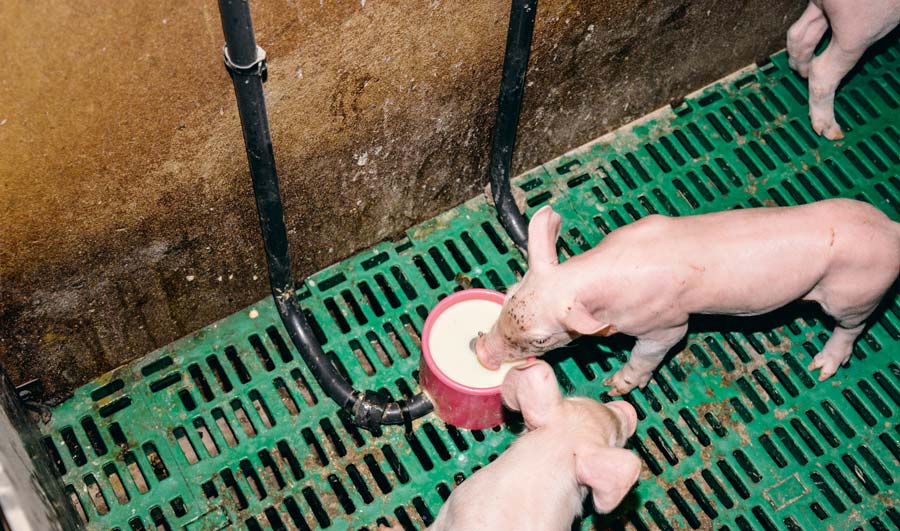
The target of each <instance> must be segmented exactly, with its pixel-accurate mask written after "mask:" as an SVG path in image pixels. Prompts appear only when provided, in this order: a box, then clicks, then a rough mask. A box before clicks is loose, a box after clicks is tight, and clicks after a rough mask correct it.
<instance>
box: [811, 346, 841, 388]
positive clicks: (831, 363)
mask: <svg viewBox="0 0 900 531" xmlns="http://www.w3.org/2000/svg"><path fill="white" fill-rule="evenodd" d="M849 359H850V354H849V353H848V354H847V355H846V356H844V357H843V358H840V357H838V356H834V355H832V354H831V353H829V352H819V353H818V354H816V357H815V358H813V360H812V362H811V363H810V364H809V366H808V367H807V370H810V371H814V370H816V369H819V381H820V382H824V381H825V380H827V379H829V378H831V377H832V376H834V374H835V373H836V372H837V370H838V368H839V367H840V366H841V365H843V364H844V363H847V361H848V360H849Z"/></svg>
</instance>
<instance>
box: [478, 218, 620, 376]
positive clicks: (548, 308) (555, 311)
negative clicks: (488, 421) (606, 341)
mask: <svg viewBox="0 0 900 531" xmlns="http://www.w3.org/2000/svg"><path fill="white" fill-rule="evenodd" d="M561 226H562V218H561V217H560V216H559V214H557V213H556V212H554V211H553V209H551V208H550V207H549V206H545V207H543V208H541V209H540V210H538V211H537V212H536V213H535V214H534V216H532V218H531V222H530V223H529V224H528V271H527V272H526V273H525V276H524V277H522V281H521V282H519V283H517V284H513V285H512V286H510V287H509V289H508V290H507V292H506V299H505V300H504V302H503V308H502V310H501V311H500V317H499V319H498V320H497V322H496V323H494V325H493V327H492V328H491V329H490V331H488V332H487V333H486V334H484V335H482V336H481V337H479V338H478V340H477V341H476V343H475V353H476V354H477V356H478V360H479V361H480V362H481V364H482V365H484V366H485V367H487V368H489V369H497V368H499V367H500V364H501V363H503V362H504V361H513V360H517V359H524V358H528V357H531V356H539V355H541V354H543V353H545V352H547V351H549V350H552V349H554V348H556V347H559V346H562V345H565V344H566V343H568V342H569V341H571V340H573V339H575V338H576V337H578V336H580V335H588V334H600V333H603V332H604V330H606V329H607V325H606V324H604V323H600V322H598V321H597V320H596V319H594V318H593V317H592V316H591V315H590V313H589V312H588V310H587V308H585V307H584V305H583V304H581V303H580V302H578V300H577V297H576V294H574V293H573V290H572V281H573V279H572V278H568V276H567V274H565V273H561V272H560V271H559V267H560V266H559V259H558V257H557V254H556V240H557V238H559V230H560V227H561Z"/></svg>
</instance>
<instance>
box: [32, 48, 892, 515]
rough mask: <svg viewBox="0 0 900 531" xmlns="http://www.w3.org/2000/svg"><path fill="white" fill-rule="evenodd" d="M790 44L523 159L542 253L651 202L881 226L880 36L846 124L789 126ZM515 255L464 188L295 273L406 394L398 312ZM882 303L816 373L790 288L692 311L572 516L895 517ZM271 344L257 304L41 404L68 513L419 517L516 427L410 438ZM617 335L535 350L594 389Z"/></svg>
mask: <svg viewBox="0 0 900 531" xmlns="http://www.w3.org/2000/svg"><path fill="white" fill-rule="evenodd" d="M786 63H787V62H786V58H785V56H784V55H783V54H779V55H776V56H775V57H774V58H773V60H772V61H771V62H770V63H768V64H766V65H763V66H761V67H752V68H748V69H745V70H743V71H741V72H738V73H737V74H735V75H733V76H730V77H729V78H727V79H724V80H722V81H720V82H718V83H716V84H714V85H712V86H710V87H708V88H706V89H704V90H702V91H700V92H698V93H697V94H695V95H692V96H691V97H689V98H687V99H686V101H684V102H683V103H681V104H680V105H678V106H676V107H674V108H667V109H665V110H663V111H660V112H657V113H654V114H652V115H650V116H648V117H646V118H644V119H642V120H640V121H639V122H637V123H635V124H632V125H630V126H627V127H625V128H622V129H621V130H619V131H617V132H615V133H614V134H611V135H607V136H605V137H603V138H600V139H599V140H597V141H596V142H593V143H591V144H590V145H587V146H585V147H583V148H580V149H578V150H575V151H573V152H572V153H569V154H567V155H565V156H563V157H561V158H559V159H557V160H554V161H552V162H550V163H548V164H546V165H544V166H542V167H539V168H536V169H535V170H533V171H531V172H529V173H528V174H526V175H524V176H521V177H520V178H519V180H518V183H519V184H520V185H521V186H522V188H524V189H525V190H526V191H527V194H528V206H529V213H531V212H534V210H535V209H537V208H539V207H540V206H542V205H544V204H547V203H550V204H553V205H554V207H555V208H556V209H557V211H559V212H560V213H562V215H563V216H564V218H565V226H564V229H563V238H562V241H561V243H560V252H561V253H562V256H563V257H565V256H571V255H572V254H573V253H578V252H581V251H583V250H585V249H588V248H589V247H590V246H592V245H594V244H596V243H597V242H598V241H599V240H600V239H601V238H602V237H603V235H604V234H607V233H608V232H609V231H610V230H612V229H614V228H616V227H620V226H622V225H624V224H626V223H630V222H632V221H634V220H636V219H638V218H640V217H641V216H645V215H648V214H650V213H652V212H660V213H666V214H670V215H687V214H695V213H700V212H709V211H714V210H720V209H726V208H736V207H751V206H761V205H788V204H796V203H804V202H809V201H813V200H818V199H823V198H827V197H833V196H847V197H856V198H860V199H863V200H867V201H870V202H872V203H875V204H876V205H878V206H879V207H880V208H881V209H882V210H883V211H885V212H886V213H887V214H888V215H890V216H892V217H893V218H894V219H900V178H898V172H900V120H898V116H900V109H898V106H900V43H897V42H894V43H892V44H889V45H885V46H882V47H881V49H880V50H877V51H875V52H874V53H872V54H871V55H870V56H869V57H868V58H867V60H866V62H865V64H864V65H863V66H861V68H859V70H858V71H857V72H856V73H855V74H854V75H853V76H852V78H851V79H849V82H848V83H847V84H846V86H844V87H843V88H842V90H841V91H840V93H839V95H838V97H837V115H838V120H839V121H840V122H841V123H842V124H843V125H844V126H845V131H846V132H847V137H846V139H844V140H843V141H840V142H836V143H829V142H827V141H823V140H820V139H818V138H817V137H815V136H814V135H813V134H812V133H811V130H810V127H809V124H808V120H807V118H806V113H807V108H806V84H805V82H804V81H803V80H802V79H800V78H798V77H797V76H796V75H794V74H793V73H792V72H791V71H790V70H789V69H788V67H787V64H786ZM713 244H714V242H710V245H713ZM522 268H523V261H522V257H521V256H520V255H519V254H518V252H517V251H515V250H514V249H513V247H512V245H511V244H510V242H509V240H508V239H507V238H506V236H505V235H503V234H502V230H501V229H500V228H499V225H498V224H497V223H496V221H495V220H494V217H493V212H492V210H491V208H490V207H488V206H487V205H486V204H485V202H484V201H483V200H482V199H481V198H478V199H474V200H472V201H469V202H468V203H466V204H464V205H462V206H460V207H459V208H457V209H455V210H452V211H450V212H447V213H446V214H444V215H441V216H439V217H437V218H435V219H433V220H430V221H428V222H426V223H423V224H421V225H419V226H416V227H414V228H412V229H410V230H409V231H408V232H407V234H406V236H405V237H404V238H403V239H402V240H401V241H399V242H391V243H384V244H381V245H379V246H376V247H374V248H372V249H369V250H367V251H365V252H363V253H361V254H359V255H357V256H355V257H353V258H350V259H348V260H345V261H344V262H341V263H339V264H336V265H334V266H332V267H330V268H328V269H326V270H324V271H322V272H320V273H318V274H316V275H314V276H312V278H310V279H309V280H308V281H307V282H306V283H305V286H303V288H302V290H301V292H302V296H303V298H304V300H303V302H304V304H305V307H306V308H308V312H309V313H308V316H309V317H310V318H311V319H312V320H313V322H314V323H315V326H316V329H317V333H318V334H319V336H320V339H321V341H322V343H323V345H324V348H325V350H326V351H328V352H329V354H330V356H331V357H332V360H333V361H334V363H335V364H336V366H337V367H338V368H339V369H340V370H341V372H343V373H344V374H346V375H347V376H348V377H349V378H350V379H351V380H352V381H353V383H354V384H355V385H356V386H358V387H360V388H367V387H368V388H381V389H383V390H386V391H387V392H388V393H390V394H391V395H393V396H394V397H395V398H399V397H400V396H401V395H408V394H410V393H411V392H412V391H414V390H415V389H416V388H417V383H416V372H415V370H416V367H417V365H418V360H419V331H420V330H421V327H422V323H423V320H424V318H425V316H426V314H427V311H428V310H429V309H430V308H431V307H432V306H433V305H434V304H435V303H436V302H437V301H438V300H439V298H440V297H442V296H445V295H447V294H448V293H451V292H452V291H454V290H458V289H462V288H463V287H469V286H486V287H493V288H497V289H503V288H504V286H506V285H508V284H510V283H512V282H514V281H515V280H516V278H517V276H519V275H520V274H521V273H522ZM889 299H890V300H888V301H887V303H886V304H885V306H884V309H883V311H881V312H879V313H878V314H877V320H876V321H875V322H874V323H873V326H872V327H871V329H870V330H869V331H868V332H867V333H866V334H865V336H864V337H863V338H862V339H861V340H860V341H859V342H858V346H857V348H856V350H855V355H854V358H853V361H852V364H851V366H850V367H849V368H844V369H841V371H840V372H839V374H838V375H837V376H836V377H835V378H834V379H832V380H830V381H828V382H826V383H824V384H820V383H818V382H816V381H815V379H814V378H813V377H812V376H814V375H811V374H810V373H809V372H808V371H807V370H806V369H805V367H806V365H807V363H808V362H809V360H810V358H811V356H812V355H813V354H815V353H816V352H817V351H818V350H819V349H820V348H821V346H822V345H823V343H824V341H825V339H826V337H827V331H828V330H827V328H826V327H825V326H823V324H821V323H820V321H819V319H818V318H819V317H820V316H821V314H820V313H818V312H817V311H816V310H815V309H813V308H811V307H804V308H800V307H792V308H789V309H787V310H786V311H783V312H780V313H778V314H776V315H774V316H770V317H767V318H763V319H744V320H720V321H716V320H706V321H697V322H696V323H694V326H693V328H692V330H693V332H692V333H691V335H690V337H689V341H688V343H687V346H686V347H685V348H684V350H683V351H681V352H680V353H678V354H677V355H675V356H673V357H672V358H671V360H670V361H668V362H667V363H666V364H665V365H664V367H662V368H661V369H660V370H659V371H658V374H657V376H656V377H655V378H654V379H653V380H652V381H651V383H650V384H649V385H648V387H647V388H646V389H644V390H643V391H636V392H633V393H631V394H630V395H629V396H628V397H626V399H627V400H628V401H629V402H631V403H632V404H633V405H634V406H635V408H636V409H637V411H638V412H639V417H640V419H641V422H640V425H639V428H638V431H637V434H636V435H635V437H634V438H633V439H632V440H631V442H630V447H631V448H633V449H634V450H635V451H637V452H638V453H639V454H640V455H641V457H642V458H643V459H644V461H645V464H646V466H645V470H644V472H643V474H642V476H641V481H640V484H639V486H638V487H637V489H636V490H635V492H634V493H633V494H632V495H630V496H629V497H628V498H627V499H626V502H625V504H624V505H623V507H621V508H620V509H619V510H618V511H617V512H616V513H614V514H613V515H611V516H608V517H605V518H602V519H601V518H600V517H598V516H596V515H588V516H587V517H586V518H585V519H584V521H580V523H576V525H575V528H576V529H578V528H579V526H580V528H581V529H588V528H592V527H596V528H606V527H607V526H608V527H610V528H613V529H629V530H632V529H634V530H643V529H656V528H660V529H665V530H668V529H722V530H732V531H737V530H751V529H752V530H766V531H768V530H773V529H788V530H791V531H793V530H797V529H826V528H827V529H834V530H849V529H865V530H869V529H871V530H874V531H883V530H886V529H900V512H898V509H896V508H894V506H896V505H900V504H898V503H897V501H898V498H900V490H898V487H900V485H898V482H900V474H898V472H897V471H898V470H900V428H898V425H897V424H896V421H897V420H898V419H900V355H898V351H900V307H898V301H897V298H896V295H892V296H891V297H889ZM698 330H699V332H698ZM286 338H287V336H286V334H285V332H284V330H283V329H282V327H281V325H280V323H279V320H278V317H277V315H276V312H275V310H274V308H273V305H272V304H271V301H270V300H269V299H266V300H263V301H261V302H260V303H258V304H256V305H254V306H252V307H250V308H247V309H245V310H243V311H241V312H239V313H237V314H235V315H232V316H231V317H228V318H226V319H223V320H222V321H220V322H218V323H215V324H213V325H211V326H209V327H207V328H205V329H203V330H200V331H199V332H197V333H195V334H193V335H191V336H189V337H187V338H184V339H183V340H181V341H178V342H176V343H174V344H172V345H170V346H168V347H166V348H163V349H161V350H160V351H158V352H155V353H152V354H150V355H148V356H146V357H145V358H143V359H140V360H137V361H135V362H134V363H132V364H130V365H128V366H125V367H122V368H120V369H118V370H115V371H113V372H111V373H109V374H106V375H104V376H103V377H101V378H100V379H98V380H97V381H96V382H93V383H91V384H88V385H86V386H84V387H83V388H81V389H79V390H78V392H77V393H76V394H75V396H74V397H73V398H72V399H71V400H69V401H67V402H66V403H64V404H63V405H61V406H60V407H58V408H56V409H55V410H54V411H53V419H52V422H51V423H50V424H49V425H48V426H45V427H44V428H43V429H44V432H45V434H46V435H47V437H46V438H45V439H44V442H45V444H46V445H47V448H48V450H49V451H50V452H51V454H53V456H54V458H55V461H56V463H57V466H58V468H59V472H60V474H61V475H62V478H63V481H64V483H65V485H66V492H67V493H68V494H69V496H70V498H71V500H72V501H73V502H74V504H75V505H76V506H77V508H78V511H79V512H80V513H81V514H82V515H83V516H84V517H85V518H86V521H87V527H88V528H89V529H107V530H108V529H119V530H121V531H126V530H129V529H179V528H182V527H186V528H187V529H192V530H193V529H221V528H225V527H229V526H233V527H234V528H237V529H244V528H246V529H250V530H253V529H267V528H273V529H285V528H287V529H294V528H299V529H315V528H324V529H336V530H345V529H354V530H355V529H361V528H368V529H374V528H375V527H376V523H377V522H378V521H381V522H387V521H390V522H397V521H399V522H401V523H403V524H404V525H405V526H407V527H417V528H418V527H421V526H422V524H423V523H424V524H428V523H430V522H431V521H432V520H433V517H434V516H435V515H436V514H437V512H438V510H439V509H440V507H441V504H442V502H443V500H444V499H446V498H447V496H448V495H449V494H450V492H451V490H452V488H453V486H454V485H455V483H458V482H459V481H462V480H463V479H464V478H465V477H466V476H469V475H470V474H472V473H473V471H475V470H477V469H478V468H479V467H480V466H483V465H484V464H486V463H487V462H489V461H490V460H491V459H493V458H494V457H496V455H497V454H499V453H500V452H502V451H503V449H504V448H505V447H506V446H507V445H508V444H509V443H510V441H511V440H512V439H513V438H514V434H512V433H511V432H510V431H509V430H508V429H506V428H503V429H500V428H498V429H495V430H493V431H490V430H489V431H461V430H460V431H458V430H455V429H453V428H450V427H447V426H445V425H444V424H443V423H442V422H440V421H439V420H438V419H436V418H435V417H433V416H428V417H426V418H425V419H422V420H420V421H417V422H416V423H415V430H414V433H413V434H412V436H411V437H409V438H406V437H405V436H404V434H403V430H402V429H401V428H391V429H389V430H387V432H386V434H385V435H384V436H382V437H375V436H373V435H371V434H369V433H366V432H362V431H358V430H356V429H355V428H353V427H352V426H351V425H350V424H349V423H348V422H347V417H346V416H344V415H343V414H341V413H339V412H337V411H336V410H335V407H334V405H333V403H332V402H331V401H330V400H329V399H328V398H327V397H326V396H324V394H323V392H322V391H321V390H320V389H319V387H318V386H317V385H316V384H315V382H314V380H313V378H312V377H311V375H310V373H309V371H308V370H307V369H306V367H305V366H304V364H303V363H302V362H301V361H300V359H299V356H298V355H297V353H296V351H295V350H294V349H293V347H292V346H291V345H290V344H288V342H287V341H286ZM628 346H629V345H628V342H627V341H611V342H598V341H581V342H579V343H578V344H577V345H574V346H572V347H569V348H566V349H563V350H561V351H559V352H557V353H554V354H553V355H552V356H550V358H551V359H552V360H553V362H554V364H555V368H556V370H557V373H558V376H559V379H560V381H561V383H562V385H563V386H564V387H565V389H566V391H567V392H569V393H578V394H585V395H589V396H593V397H598V398H600V399H603V400H607V399H608V397H607V396H606V395H604V394H602V393H603V391H604V388H603V386H602V384H601V381H602V380H603V378H604V377H605V376H606V375H608V374H610V373H611V372H612V371H615V370H616V369H617V368H618V367H619V366H620V365H621V363H622V361H623V360H624V359H625V354H626V352H627V347H628ZM385 518H387V520H385Z"/></svg>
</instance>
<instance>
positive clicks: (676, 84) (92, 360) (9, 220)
mask: <svg viewBox="0 0 900 531" xmlns="http://www.w3.org/2000/svg"><path fill="white" fill-rule="evenodd" d="M803 6H804V2H802V1H800V0H771V1H769V2H756V1H751V0H728V1H722V0H684V1H674V2H673V1H670V0H645V1H638V0H615V1H613V0H608V1H605V2H597V1H594V0H571V1H565V0H542V1H541V3H540V5H539V9H538V17H537V29H536V34H535V38H534V50H533V56H532V62H531V68H530V71H529V77H528V80H529V83H528V89H527V93H526V99H525V110H524V113H523V116H522V120H521V125H520V128H519V131H520V139H519V146H518V150H517V152H516V160H515V170H516V171H522V170H525V169H528V168H529V167H532V166H534V165H536V164H539V163H540V162H542V161H544V160H547V159H549V158H552V157H554V156H556V155H559V154H561V153H563V152H565V151H567V150H568V149H570V148H573V147H576V146H578V145H580V144H582V143H584V142H587V141H588V140H590V139H592V138H594V137H596V136H598V135H600V134H602V133H604V132H606V131H608V130H610V129H613V128H615V127H616V126H618V125H621V124H623V123H626V122H628V121H630V120H632V119H634V118H635V117H638V116H640V115H642V114H644V113H646V112H648V111H650V110H652V109H654V108H657V107H659V106H661V105H664V104H666V103H667V102H669V101H671V100H673V99H677V98H679V97H681V96H683V95H685V94H686V93H688V92H690V91H692V90H694V89H696V88H699V87H701V86H703V85H705V84H707V83H709V82H710V81H713V80H715V79H717V78H719V77H721V76H723V75H725V74H728V73H730V72H732V71H734V70H736V69H737V68H739V67H741V66H744V65H746V64H748V63H750V62H753V61H754V60H755V59H757V58H762V57H765V56H766V55H767V54H769V53H771V52H774V51H776V50H777V49H779V48H781V47H782V46H783V41H784V33H785V30H786V28H787V26H788V25H789V24H790V23H791V22H792V21H793V20H794V19H795V18H796V16H798V15H799V12H800V11H801V10H802V8H803ZM251 7H252V11H253V15H254V19H255V26H256V29H257V36H258V40H259V42H260V44H261V45H262V46H263V47H264V48H265V49H266V50H267V52H268V56H269V81H268V83H267V84H266V96H267V99H268V104H269V113H270V120H271V128H272V137H273V140H274V145H275V155H276V159H277V163H278V168H279V173H280V176H281V179H282V190H283V193H284V200H285V207H286V210H287V217H288V220H287V221H288V228H289V230H290V236H291V243H292V252H293V253H294V255H293V259H294V269H295V273H296V275H297V276H298V277H299V276H301V275H305V274H308V273H310V272H312V271H315V270H316V269H318V268H320V267H322V266H325V265H328V264H330V263H333V262H335V261H337V260H338V259H340V258H342V257H345V256H347V255H349V254H351V253H353V252H354V251H355V250H358V249H361V248H364V247H365V246H368V245H370V244H372V243H375V242H377V241H379V240H382V239H384V238H388V237H391V236H392V235H394V234H397V233H398V232H400V231H401V230H403V229H404V228H406V227H409V226H410V225H412V224H414V223H416V222H417V221H420V220H422V219H426V218H428V217H430V216H433V215H434V214H436V213H438V212H441V211H443V210H446V209H447V208H449V207H451V206H453V205H455V204H458V203H460V202H461V201H463V200H466V199H468V198H470V197H472V196H474V195H476V194H477V193H479V192H480V191H481V190H482V188H483V186H484V183H485V180H486V179H485V175H486V166H487V156H488V146H489V143H490V128H491V125H492V120H493V112H494V104H495V100H496V91H497V88H498V84H499V71H500V65H501V61H502V54H503V46H504V42H505V32H506V22H507V16H508V10H509V5H508V0H506V1H504V0H470V1H466V2H456V1H454V2H449V1H439V0H432V1H410V0H384V1H382V0H368V1H367V0H361V1H347V2H334V1H329V0H254V1H252V2H251ZM221 46H222V36H221V29H220V25H219V19H218V12H217V10H216V5H215V3H214V2H212V1H209V0H189V1H175V0H161V1H159V2H143V1H139V0H90V1H88V0H72V1H70V2H51V1H49V0H38V1H34V0H28V1H26V0H8V1H5V2H2V4H0V64H2V65H3V75H2V76H0V209H2V210H0V212H2V216H0V280H2V295H0V363H2V364H3V365H4V366H5V367H6V369H7V371H8V372H9V373H10V375H11V377H12V379H13V381H14V382H16V383H21V382H23V381H25V380H26V379H29V378H34V377H41V378H43V379H44V381H45V384H46V385H47V387H48V390H49V393H50V395H51V397H53V398H59V397H62V396H64V395H65V394H66V393H67V392H69V391H70V390H71V389H72V388H73V387H75V386H78V385H80V384H82V383H84V382H85V381H87V380H88V379H90V378H92V377H94V376H97V375H98V374H100V373H101V372H103V371H105V370H107V369H110V368H113V367H115V366H117V365H119V364H121V363H123V362H125V361H127V360H129V359H131V358H133V357H136V356H139V355H142V354H144V353H146V352H148V351H150V350H152V349H153V348H156V347H159V346H162V345H164V344H166V343H168V342H170V341H172V340H174V339H176V338H178V337H180V336H183V335H185V334H188V333H190V332H192V331H194V330H196V329H198V328H200V327H202V326H204V325H206V324H208V323H210V322H212V321H213V320H215V319H217V318H220V317H223V316H225V315H228V314H229V313H231V312H233V311H235V310H237V309H239V308H241V307H242V306H244V305H247V304H249V303H251V302H253V301H255V300H257V299H259V298H261V297H263V296H265V295H266V294H267V285H266V281H265V265H264V261H263V256H262V251H261V246H260V242H259V239H258V235H257V222H256V219H255V210H254V204H253V200H252V196H251V191H250V184H249V178H248V172H247V163H246V159H245V155H244V152H243V148H242V139H241V133H240V127H239V121H238V117H237V113H236V108H235V102H234V96H233V93H232V90H231V86H230V81H229V79H228V76H227V75H226V73H225V71H224V68H223V66H222V64H221Z"/></svg>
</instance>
